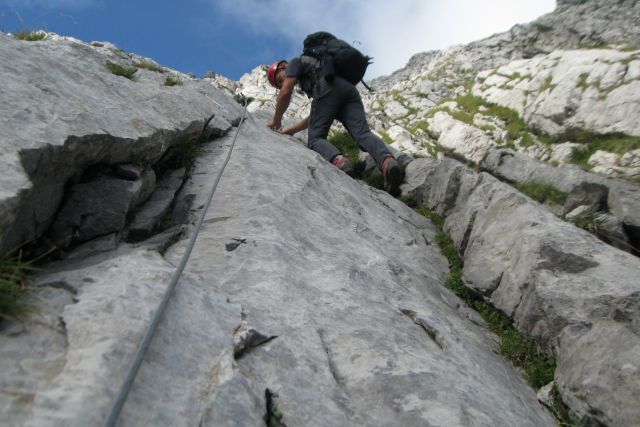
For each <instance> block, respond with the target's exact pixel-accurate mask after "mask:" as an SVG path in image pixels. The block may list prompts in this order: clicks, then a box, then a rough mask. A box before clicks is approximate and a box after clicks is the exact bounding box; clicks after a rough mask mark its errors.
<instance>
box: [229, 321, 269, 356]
mask: <svg viewBox="0 0 640 427" xmlns="http://www.w3.org/2000/svg"><path fill="white" fill-rule="evenodd" d="M276 338H278V336H277V335H265V334H263V333H262V332H260V331H258V330H257V329H255V328H253V327H251V326H249V325H248V324H247V322H245V321H244V320H243V321H242V322H241V323H240V326H238V327H237V328H236V330H235V331H234V332H233V357H234V359H235V360H240V359H242V358H243V357H244V356H246V355H247V354H249V353H250V352H251V351H253V350H254V349H255V348H256V347H260V346H261V345H264V344H267V343H269V342H271V341H273V340H274V339H276Z"/></svg>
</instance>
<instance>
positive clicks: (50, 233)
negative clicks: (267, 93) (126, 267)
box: [2, 116, 226, 262]
mask: <svg viewBox="0 0 640 427" xmlns="http://www.w3.org/2000/svg"><path fill="white" fill-rule="evenodd" d="M213 117H214V116H211V117H209V118H207V119H205V120H199V121H193V122H191V123H190V124H188V125H187V126H186V127H185V128H184V129H181V130H159V131H157V132H155V133H154V134H152V135H150V136H147V137H141V138H138V139H137V140H135V141H132V140H130V139H127V138H119V137H114V136H112V135H86V136H82V137H76V136H70V137H68V138H67V140H66V142H65V144H64V145H62V146H59V147H52V146H46V147H43V148H40V149H27V150H23V151H21V152H20V156H21V160H22V164H23V167H24V169H25V171H26V172H27V173H28V175H29V177H30V178H31V180H32V182H33V189H32V190H30V191H28V192H23V193H22V194H21V197H20V199H19V201H18V203H17V206H16V208H15V209H14V211H15V212H16V216H17V217H18V218H19V217H20V215H21V212H29V216H28V217H29V219H28V220H22V221H19V220H18V221H15V224H11V227H10V228H9V230H10V232H9V233H7V234H6V236H5V237H4V240H3V242H2V246H3V247H4V248H6V247H7V246H8V245H10V244H11V243H13V242H25V241H27V243H25V244H23V246H22V247H21V248H22V249H23V252H24V253H25V254H26V255H25V256H26V257H27V258H30V259H34V258H40V262H48V261H54V260H57V259H63V258H66V257H67V255H68V253H69V251H70V250H71V249H74V248H75V247H77V246H78V245H79V244H91V242H93V241H94V240H96V239H101V238H104V237H105V236H109V235H114V236H115V245H116V246H117V244H118V242H119V241H127V242H137V241H141V240H144V239H147V238H149V237H152V236H153V235H155V234H157V233H161V232H163V231H164V230H167V229H169V228H170V227H172V226H173V225H175V222H176V221H175V219H176V218H174V216H175V215H172V214H171V213H172V212H173V210H174V208H177V207H176V201H175V196H176V195H177V194H178V192H179V190H180V188H182V186H183V184H184V182H185V180H186V179H187V177H188V173H189V167H190V166H191V165H192V163H193V159H194V158H195V157H197V156H198V155H199V153H200V148H199V147H200V144H202V143H203V141H205V140H206V139H211V138H218V137H221V136H224V135H225V134H226V131H224V130H221V129H218V128H215V129H214V127H212V126H210V122H211V120H212V119H213ZM159 150H160V151H159ZM185 166H186V167H185ZM156 177H157V178H158V183H157V184H158V185H156ZM169 178H171V179H172V182H173V183H172V184H168V180H169ZM114 199H115V200H119V201H120V202H119V203H115V202H113V200H114ZM100 200H102V202H99V201H100ZM77 206H85V207H84V208H82V209H84V211H79V210H81V209H80V208H77ZM105 215H106V216H105ZM65 217H66V218H67V219H63V218H65ZM74 218H75V219H74ZM180 219H181V220H182V222H185V221H188V215H182V218H180ZM134 221H136V222H135V227H134V228H133V229H131V230H129V227H130V226H131V225H133V224H134ZM16 224H17V225H16ZM65 224H66V225H65ZM102 246H104V245H102ZM102 246H101V248H99V250H98V252H100V251H104V250H105V247H102ZM94 252H95V251H94ZM85 255H87V254H85Z"/></svg>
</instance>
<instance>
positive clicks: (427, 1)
mask: <svg viewBox="0 0 640 427" xmlns="http://www.w3.org/2000/svg"><path fill="white" fill-rule="evenodd" d="M213 1H214V4H215V5H216V6H217V7H218V10H219V11H220V12H221V13H224V14H227V15H229V16H233V17H234V18H235V19H238V20H240V21H241V22H244V23H245V24H246V25H248V27H249V30H251V31H253V32H254V33H256V34H262V35H264V34H271V35H276V36H280V37H283V39H285V40H287V41H288V43H289V44H290V47H289V51H288V52H281V55H283V56H288V55H293V54H296V53H297V52H299V51H300V50H301V48H302V40H303V39H304V37H305V36H306V35H307V34H309V33H312V32H314V31H319V30H324V31H329V32H332V33H334V34H335V35H337V36H338V37H340V38H343V39H345V40H347V41H351V42H352V41H358V42H360V43H361V44H359V45H358V47H359V48H361V50H362V51H363V52H364V53H366V54H368V55H370V56H373V57H374V64H373V65H372V66H371V67H370V68H369V70H368V71H367V78H372V77H376V76H379V75H382V74H389V73H391V72H393V71H395V70H397V69H399V68H402V67H404V65H405V64H406V63H407V61H408V60H409V58H410V57H411V55H413V54H415V53H419V52H425V51H429V50H435V49H443V48H446V47H449V46H452V45H454V44H460V43H468V42H471V41H474V40H478V39H481V38H484V37H488V36H490V35H491V34H494V33H498V32H503V31H506V30H508V29H509V28H511V27H512V26H513V25H515V24H517V23H525V22H529V21H532V20H534V19H535V18H537V17H539V16H541V15H543V14H545V13H548V12H551V11H552V10H553V8H554V7H555V0H518V1H514V0H485V1H482V2H479V1H477V0H396V1H394V2H390V1H389V0H368V1H366V2H363V1H359V0H333V1H331V0H213ZM390 4H393V6H390Z"/></svg>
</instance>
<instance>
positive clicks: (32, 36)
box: [13, 30, 47, 42]
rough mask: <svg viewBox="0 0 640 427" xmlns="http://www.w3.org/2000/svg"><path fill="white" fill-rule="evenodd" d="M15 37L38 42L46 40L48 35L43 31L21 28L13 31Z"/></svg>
mask: <svg viewBox="0 0 640 427" xmlns="http://www.w3.org/2000/svg"><path fill="white" fill-rule="evenodd" d="M13 37H14V38H15V39H16V40H23V41H28V42H37V41H41V40H44V39H45V38H46V37H47V35H46V34H45V33H44V32H43V31H29V30H20V31H16V32H15V33H13Z"/></svg>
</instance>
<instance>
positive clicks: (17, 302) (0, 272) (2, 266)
mask: <svg viewBox="0 0 640 427" xmlns="http://www.w3.org/2000/svg"><path fill="white" fill-rule="evenodd" d="M32 269H33V268H32V266H31V265H30V264H29V263H27V262H23V261H21V260H20V259H19V258H18V259H14V258H6V259H3V260H0V319H10V320H18V319H20V318H22V317H23V316H25V315H27V314H29V313H31V312H32V311H33V310H34V309H33V307H31V306H29V305H28V304H26V303H25V302H24V300H25V297H26V296H27V294H28V292H29V287H28V284H27V273H28V272H29V271H30V270H32Z"/></svg>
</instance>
